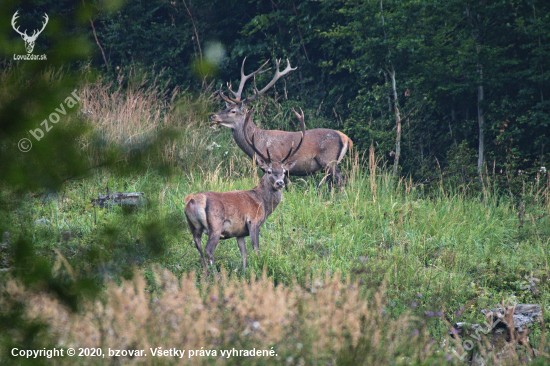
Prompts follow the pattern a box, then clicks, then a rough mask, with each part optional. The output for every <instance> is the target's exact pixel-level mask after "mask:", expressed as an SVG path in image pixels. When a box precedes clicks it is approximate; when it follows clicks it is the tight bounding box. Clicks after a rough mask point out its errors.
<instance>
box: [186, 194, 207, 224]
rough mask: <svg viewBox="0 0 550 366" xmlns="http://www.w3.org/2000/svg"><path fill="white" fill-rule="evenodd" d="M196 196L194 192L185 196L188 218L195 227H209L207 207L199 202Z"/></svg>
mask: <svg viewBox="0 0 550 366" xmlns="http://www.w3.org/2000/svg"><path fill="white" fill-rule="evenodd" d="M195 198H196V197H195V196H194V195H192V194H190V195H188V196H186V197H185V202H186V203H185V216H187V219H188V220H189V222H190V223H191V224H193V226H194V227H195V228H197V229H199V228H201V227H203V228H208V223H207V220H206V210H205V207H203V205H201V204H200V203H197V200H196V199H195ZM199 198H200V197H199ZM199 201H200V199H199Z"/></svg>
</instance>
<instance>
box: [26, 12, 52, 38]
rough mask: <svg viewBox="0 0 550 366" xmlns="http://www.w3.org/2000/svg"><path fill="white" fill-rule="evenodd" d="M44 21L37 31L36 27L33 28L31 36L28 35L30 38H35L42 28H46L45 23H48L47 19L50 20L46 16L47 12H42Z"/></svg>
mask: <svg viewBox="0 0 550 366" xmlns="http://www.w3.org/2000/svg"><path fill="white" fill-rule="evenodd" d="M44 20H45V21H44V22H43V23H42V29H40V30H39V31H37V30H36V29H35V30H34V32H33V34H32V36H30V38H32V39H36V38H37V37H38V35H39V34H40V33H42V31H43V30H44V28H46V24H48V20H50V18H48V14H46V13H44Z"/></svg>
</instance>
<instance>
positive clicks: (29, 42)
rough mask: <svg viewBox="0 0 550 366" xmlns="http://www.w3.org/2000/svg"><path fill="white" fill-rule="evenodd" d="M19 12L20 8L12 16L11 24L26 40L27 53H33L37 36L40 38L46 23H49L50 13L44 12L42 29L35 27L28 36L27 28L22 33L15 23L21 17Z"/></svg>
mask: <svg viewBox="0 0 550 366" xmlns="http://www.w3.org/2000/svg"><path fill="white" fill-rule="evenodd" d="M18 12H19V10H18V11H16V12H15V14H13V18H11V26H12V27H13V29H14V30H15V31H16V32H17V33H19V34H20V35H21V38H23V41H25V48H26V49H27V53H31V52H32V50H33V49H34V42H35V41H36V38H38V36H39V35H40V33H42V31H43V30H44V28H46V24H48V20H49V18H48V14H46V13H44V23H43V24H42V29H40V30H39V31H37V30H36V29H35V30H34V32H33V33H32V36H28V35H27V30H26V29H25V32H23V33H21V32H20V31H19V27H16V25H15V21H16V20H17V18H18V17H19V15H17V13H18Z"/></svg>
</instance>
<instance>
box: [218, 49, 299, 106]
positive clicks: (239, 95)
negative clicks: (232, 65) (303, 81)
mask: <svg viewBox="0 0 550 366" xmlns="http://www.w3.org/2000/svg"><path fill="white" fill-rule="evenodd" d="M245 61H246V57H245V58H244V60H243V63H242V65H241V82H240V84H239V89H238V90H237V92H234V91H233V90H232V89H231V85H230V84H229V85H228V86H227V88H228V90H229V91H230V92H231V94H233V96H234V98H231V97H228V96H226V95H225V94H223V92H222V87H221V85H220V90H219V94H220V97H221V98H222V99H223V100H225V101H226V102H229V103H233V104H244V103H248V102H251V101H253V100H254V99H256V98H257V97H259V96H260V95H262V94H264V93H265V92H266V91H267V90H269V89H270V88H271V87H272V86H273V85H275V83H276V82H277V80H279V78H280V77H281V76H284V75H286V74H288V73H289V72H291V71H293V70H296V67H295V68H292V67H291V66H290V61H289V60H288V59H287V60H286V63H287V66H286V68H285V69H284V70H283V71H280V70H279V65H280V64H281V60H276V61H275V62H276V65H277V71H276V72H275V76H273V79H272V80H271V81H270V82H269V84H267V85H266V86H265V87H264V88H263V89H262V90H260V91H258V88H256V75H261V74H263V73H265V72H268V71H269V70H271V67H270V68H268V69H265V70H263V68H264V67H265V65H267V63H268V62H269V60H267V61H266V62H264V63H263V65H262V66H260V68H259V69H258V70H256V71H254V72H252V73H250V74H248V75H245V74H244V64H245ZM252 77H253V78H254V95H252V96H250V97H248V98H245V99H242V93H243V90H244V86H245V84H246V82H247V81H248V79H250V78H252Z"/></svg>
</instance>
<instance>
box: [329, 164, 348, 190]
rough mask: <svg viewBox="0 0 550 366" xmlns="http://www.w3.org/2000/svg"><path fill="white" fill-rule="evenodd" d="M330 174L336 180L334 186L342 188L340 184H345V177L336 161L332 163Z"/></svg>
mask: <svg viewBox="0 0 550 366" xmlns="http://www.w3.org/2000/svg"><path fill="white" fill-rule="evenodd" d="M332 174H333V176H334V180H335V181H336V187H338V188H342V186H343V185H344V184H345V178H344V176H343V175H342V172H341V171H340V168H338V165H337V163H336V162H333V163H332Z"/></svg>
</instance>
